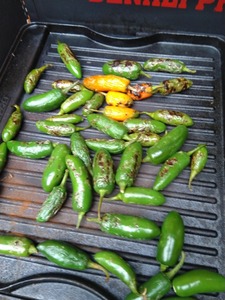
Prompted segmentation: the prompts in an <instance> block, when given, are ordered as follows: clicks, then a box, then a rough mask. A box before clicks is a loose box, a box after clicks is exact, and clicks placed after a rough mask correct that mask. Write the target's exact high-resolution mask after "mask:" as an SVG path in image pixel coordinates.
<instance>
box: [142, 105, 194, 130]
mask: <svg viewBox="0 0 225 300" xmlns="http://www.w3.org/2000/svg"><path fill="white" fill-rule="evenodd" d="M142 113H143V114H146V115H148V116H149V117H151V118H152V119H154V120H157V121H160V122H163V123H165V124H167V125H172V126H177V125H185V126H188V127H189V126H192V125H193V124H194V122H193V119H192V118H191V117H190V116H189V115H188V114H186V113H184V112H181V111H175V110H169V109H158V110H156V111H153V112H142Z"/></svg>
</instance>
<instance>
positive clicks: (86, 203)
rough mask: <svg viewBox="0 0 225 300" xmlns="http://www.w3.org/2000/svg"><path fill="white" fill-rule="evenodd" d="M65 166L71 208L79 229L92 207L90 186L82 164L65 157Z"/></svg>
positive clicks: (75, 159)
mask: <svg viewBox="0 0 225 300" xmlns="http://www.w3.org/2000/svg"><path fill="white" fill-rule="evenodd" d="M66 166H67V168H68V170H69V176H70V179H71V182H72V208H73V210H74V211H76V212H77V213H78V220H77V225H76V227H77V228H79V226H80V223H81V221H82V218H83V216H84V215H85V214H86V213H87V212H88V211H89V210H90V208H91V205H92V198H93V192H92V185H91V181H90V177H89V173H88V170H87V168H86V166H85V164H84V162H83V161H82V160H81V159H80V158H79V157H78V156H74V155H66Z"/></svg>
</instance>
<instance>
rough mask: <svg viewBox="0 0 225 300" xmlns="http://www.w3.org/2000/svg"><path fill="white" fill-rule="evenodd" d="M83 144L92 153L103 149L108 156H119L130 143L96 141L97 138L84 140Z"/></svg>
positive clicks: (114, 140) (105, 140)
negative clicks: (84, 143)
mask: <svg viewBox="0 0 225 300" xmlns="http://www.w3.org/2000/svg"><path fill="white" fill-rule="evenodd" d="M85 142H86V144H87V146H88V148H90V149H91V150H93V151H97V150H99V149H105V150H107V151H108V152H109V153H110V154H120V153H122V152H123V151H124V149H125V148H126V146H127V145H129V144H130V142H125V141H124V140H121V139H98V138H89V139H85Z"/></svg>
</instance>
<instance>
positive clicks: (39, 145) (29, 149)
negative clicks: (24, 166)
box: [7, 140, 54, 159]
mask: <svg viewBox="0 0 225 300" xmlns="http://www.w3.org/2000/svg"><path fill="white" fill-rule="evenodd" d="M7 148H8V150H9V151H10V152H11V153H13V154H14V155H16V156H20V157H25V158H31V159H39V158H45V157H47V156H49V155H51V153H52V151H53V149H54V144H53V143H52V142H51V141H48V140H46V141H38V142H36V141H28V142H23V141H16V140H11V141H8V142H7Z"/></svg>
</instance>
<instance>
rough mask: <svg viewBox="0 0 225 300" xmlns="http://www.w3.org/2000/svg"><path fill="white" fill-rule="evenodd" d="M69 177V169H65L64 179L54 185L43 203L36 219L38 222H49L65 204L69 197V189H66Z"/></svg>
mask: <svg viewBox="0 0 225 300" xmlns="http://www.w3.org/2000/svg"><path fill="white" fill-rule="evenodd" d="M67 177H68V170H65V172H64V176H63V178H62V181H61V182H60V184H59V185H57V186H54V187H53V189H52V191H51V192H50V194H49V195H48V197H47V198H46V200H45V201H44V203H43V204H42V206H41V208H40V210H39V212H38V214H37V217H36V221H38V222H47V221H48V220H50V219H51V218H52V217H53V216H54V215H56V214H57V212H58V211H59V210H60V208H61V207H62V206H63V204H64V202H65V200H66V198H67V190H66V180H67Z"/></svg>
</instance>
